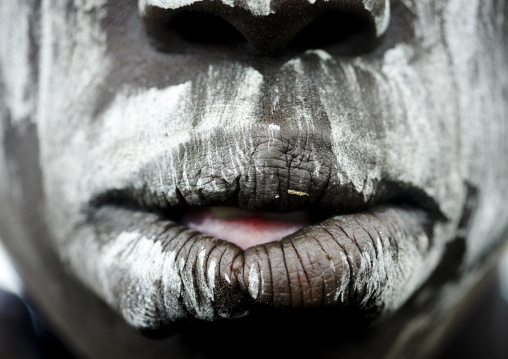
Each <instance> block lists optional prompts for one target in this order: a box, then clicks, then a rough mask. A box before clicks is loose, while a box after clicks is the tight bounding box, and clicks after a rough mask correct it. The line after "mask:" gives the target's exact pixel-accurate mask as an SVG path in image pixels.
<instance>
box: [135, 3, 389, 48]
mask: <svg viewBox="0 0 508 359" xmlns="http://www.w3.org/2000/svg"><path fill="white" fill-rule="evenodd" d="M139 1H140V3H139V4H140V15H141V16H142V18H143V22H144V25H145V28H146V30H147V32H148V34H149V35H150V37H151V38H152V39H154V40H155V44H156V46H157V47H158V48H159V49H160V50H162V51H173V50H175V51H179V49H186V48H187V47H188V45H189V43H191V44H205V45H226V46H228V47H230V48H231V49H233V48H235V49H237V48H241V49H249V50H250V52H252V53H256V54H261V55H277V54H279V53H281V52H284V51H285V50H287V49H289V50H290V51H291V50H299V51H301V50H307V49H315V48H327V50H328V49H329V50H330V51H333V52H334V53H336V54H343V55H356V54H360V53H363V52H366V51H369V50H370V49H372V48H373V46H374V45H375V44H376V43H377V40H378V39H379V38H380V37H381V36H382V35H383V33H384V32H385V30H386V28H387V26H388V23H389V17H390V7H389V4H390V2H389V0H368V1H367V0H322V1H318V0H312V1H311V0H298V1H297V0H295V1H294V2H293V0H291V1H288V0H285V1H280V2H273V4H272V8H270V11H268V12H267V13H266V14H265V13H261V14H258V13H257V11H258V10H259V9H258V10H256V11H254V10H253V9H252V8H251V7H250V5H249V6H247V5H245V4H244V5H243V6H240V5H239V6H232V5H230V4H229V2H226V1H225V0H224V1H194V0H191V3H188V1H187V0H185V1H183V0H139ZM228 4H229V5H228ZM235 4H236V2H235ZM248 4H250V3H248ZM239 44H248V46H243V45H242V46H238V45H239ZM207 48H209V47H207ZM220 48H221V50H222V49H224V47H223V46H220Z"/></svg>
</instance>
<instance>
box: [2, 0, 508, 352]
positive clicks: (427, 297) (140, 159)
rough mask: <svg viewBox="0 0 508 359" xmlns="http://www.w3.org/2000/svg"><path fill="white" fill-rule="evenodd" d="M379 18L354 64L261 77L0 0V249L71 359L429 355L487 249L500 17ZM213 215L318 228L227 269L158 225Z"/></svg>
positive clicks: (306, 56)
mask: <svg viewBox="0 0 508 359" xmlns="http://www.w3.org/2000/svg"><path fill="white" fill-rule="evenodd" d="M221 3H222V2H221ZM247 3H249V2H247ZM266 3H267V4H272V2H268V1H267V2H266ZM281 3H282V2H281ZM321 3H322V2H320V1H319V0H317V1H316V4H321ZM355 3H358V4H359V3H360V2H355ZM362 3H366V2H362ZM376 3H377V2H376ZM379 3H380V2H379ZM302 4H303V3H302ZM306 4H307V3H306ZM309 4H311V3H310V2H309ZM390 4H391V15H390V26H389V27H388V28H387V30H386V33H385V34H384V38H382V39H381V40H382V41H381V42H380V43H379V44H378V47H376V48H375V49H373V50H372V51H371V52H369V53H365V54H362V55H358V56H344V55H343V53H342V52H341V51H342V50H341V48H340V46H338V47H334V46H332V45H330V46H329V47H327V48H325V49H310V50H307V51H299V50H288V52H282V53H281V54H279V56H277V57H264V56H259V55H253V54H252V53H250V52H248V51H244V50H245V49H244V48H243V47H239V48H236V47H228V46H219V45H218V46H216V47H214V46H208V45H202V46H201V45H195V44H191V45H189V44H187V43H186V42H185V41H183V40H181V39H180V40H175V39H173V40H174V43H173V42H171V41H173V40H171V41H170V42H171V44H170V45H171V46H170V47H171V48H173V45H174V49H176V50H175V51H169V52H160V51H157V50H156V48H154V47H153V46H152V43H151V41H152V40H151V39H149V38H148V37H147V35H146V33H145V30H144V28H143V21H142V19H141V18H140V15H139V14H138V6H137V4H136V3H135V2H127V1H120V0H118V1H115V0H109V1H107V0H93V1H92V0H91V1H87V2H86V3H83V2H78V1H74V2H73V1H70V2H67V3H65V4H64V3H62V2H59V1H51V0H48V1H43V2H41V3H40V8H39V7H38V5H39V3H37V2H36V3H31V2H30V3H29V2H28V1H19V2H13V1H10V2H6V1H2V2H1V3H0V10H2V11H0V35H1V36H2V38H12V36H14V35H15V37H16V38H17V39H18V40H17V41H13V42H12V43H11V42H2V44H1V46H2V51H0V79H1V82H0V83H1V84H2V86H1V87H0V95H1V96H0V111H1V115H2V117H1V120H0V143H1V149H2V151H0V203H2V204H3V205H2V206H1V207H0V236H1V237H2V239H3V240H4V241H5V243H6V246H7V248H8V249H9V250H10V251H11V252H12V253H13V255H14V257H15V258H16V260H17V262H18V263H19V267H20V270H21V273H22V275H23V277H24V279H25V281H26V283H27V288H28V290H29V292H30V293H31V294H32V295H33V296H34V297H35V298H36V300H37V301H38V303H39V304H40V306H41V307H42V308H43V309H44V311H45V312H47V313H48V316H49V317H50V319H51V320H52V321H53V322H54V323H56V326H57V328H58V330H59V331H60V332H62V334H63V335H64V336H65V337H66V338H67V339H68V340H69V342H70V343H72V345H74V346H75V347H76V348H77V350H78V351H79V352H80V353H82V354H84V355H86V356H89V357H108V358H116V357H118V358H120V357H122V358H129V357H131V358H134V357H139V356H142V357H146V358H149V357H160V356H161V355H173V356H174V357H178V356H181V357H185V356H187V357H207V356H212V357H213V356H214V355H212V354H210V353H211V352H213V353H214V354H215V357H217V353H218V352H219V353H220V354H222V355H224V356H225V357H226V356H227V355H228V354H231V355H233V354H235V353H236V354H238V350H239V346H240V344H242V343H243V342H242V340H244V339H242V338H254V339H253V340H252V342H254V341H255V340H256V339H255V338H263V340H264V339H266V338H265V337H264V336H263V335H264V334H265V332H264V330H266V333H270V335H272V334H273V335H272V337H273V338H272V339H273V340H272V343H274V344H275V348H276V349H275V350H274V352H273V355H274V356H277V355H279V356H280V354H281V353H282V352H284V353H286V354H289V355H294V356H298V355H306V354H307V355H308V354H309V353H313V352H314V351H316V352H319V354H320V355H321V356H324V357H326V356H327V355H329V356H334V355H336V354H337V353H341V355H343V356H344V357H346V358H347V357H358V355H359V353H360V354H362V355H364V356H366V357H373V356H378V355H379V356H383V357H387V358H398V357H402V356H403V355H407V356H412V357H424V356H425V355H427V354H429V353H431V349H432V348H434V347H435V346H436V345H437V343H438V342H439V338H440V334H442V333H443V332H445V331H446V325H443V326H438V325H437V323H445V324H446V323H447V322H446V319H445V321H444V322H440V321H441V320H442V318H449V316H450V315H451V314H452V313H453V312H454V310H455V307H456V305H457V303H460V302H461V301H462V300H463V299H464V298H466V297H467V294H468V293H469V292H470V290H471V288H473V287H474V285H475V284H476V283H478V282H479V281H480V280H481V278H482V277H483V275H484V274H485V273H486V272H487V270H488V269H489V268H491V266H492V265H493V263H494V262H495V258H496V257H497V255H498V253H499V251H500V248H501V247H502V245H503V243H504V241H505V238H506V231H507V223H508V207H507V206H506V203H507V202H508V197H507V196H508V194H507V193H508V192H507V191H505V190H504V189H505V188H507V186H508V161H506V155H507V153H508V142H507V141H506V138H508V125H507V114H508V107H507V106H508V105H507V103H506V93H507V91H508V74H507V73H506V71H503V70H502V69H506V68H508V64H507V62H508V60H507V59H508V54H507V46H506V39H505V36H504V34H505V33H506V31H507V21H506V14H507V12H508V10H507V6H508V5H507V4H506V2H505V1H501V0H490V1H482V2H480V1H472V2H468V4H464V1H461V0H449V1H430V2H426V3H423V2H419V1H392V2H391V3H390ZM240 8H241V9H243V10H242V11H247V10H246V8H245V7H240ZM270 9H276V11H277V12H279V11H280V12H282V11H283V8H282V7H281V8H280V10H279V8H276V7H270ZM252 14H253V13H252ZM232 16H233V15H232ZM256 16H258V15H256ZM259 16H261V15H259ZM145 25H146V24H145ZM12 29H16V30H17V31H14V30H12ZM13 34H14V35H13ZM11 35H12V36H11ZM157 41H160V39H159V40H157ZM14 43H16V44H21V45H19V46H18V45H16V46H14V45H13V44H14ZM279 45H280V44H279ZM279 45H277V46H279ZM259 46H261V45H259ZM263 46H268V45H266V43H264V44H263V45H262V46H261V48H262V50H263V51H268V50H266V47H263ZM281 46H282V45H281ZM20 59H24V60H23V61H21V60H20ZM288 190H294V191H301V192H305V193H308V194H309V196H290V195H289V192H288ZM4 204H5V205H4ZM216 205H228V206H230V205H233V206H238V207H239V208H240V209H242V210H248V211H281V212H290V211H297V210H302V209H309V210H313V209H319V210H324V211H327V212H328V213H329V214H330V218H329V219H327V220H325V221H324V222H322V223H317V224H315V225H313V226H310V227H307V228H304V229H302V230H301V231H299V232H297V233H295V234H293V235H291V236H289V237H286V238H284V239H283V240H282V241H280V242H274V243H269V244H264V245H261V246H256V247H252V248H249V249H247V250H246V251H242V250H240V248H238V247H236V246H234V245H233V244H230V243H226V242H224V241H220V240H217V239H214V238H211V237H207V236H204V235H202V234H199V233H197V232H195V231H191V230H188V229H185V228H182V227H180V226H178V225H177V224H175V223H174V222H172V220H171V218H169V217H167V216H166V215H165V214H166V213H169V212H171V210H172V209H176V210H177V211H180V210H183V209H185V208H186V206H187V208H188V207H199V206H216ZM306 313H309V314H306ZM316 313H317V314H316ZM293 314H294V315H296V317H298V316H299V315H303V316H307V315H309V316H310V317H312V318H314V314H316V316H317V317H318V318H319V320H314V321H312V320H310V322H312V323H313V324H312V325H306V324H305V323H308V322H302V323H304V324H302V323H299V322H298V321H293V319H292V318H296V317H293ZM318 314H319V315H318ZM337 315H338V317H337ZM242 316H244V317H242ZM238 317H242V318H238ZM223 318H238V319H235V320H232V321H228V322H227V324H224V322H223V321H222V319H223ZM274 318H276V319H274ZM312 318H311V319H312ZM307 319H308V318H307ZM203 320H204V321H207V320H214V322H213V323H212V324H211V326H205V327H204V328H205V330H197V331H195V332H193V331H192V330H190V329H189V330H187V329H186V328H191V327H192V326H190V327H186V325H187V324H186V323H187V322H188V321H189V322H191V324H196V322H197V323H198V326H200V325H203V323H201V322H202V321H203ZM252 321H258V322H257V324H256V325H253V326H252V327H249V325H250V324H251V323H252ZM373 322H375V323H376V326H374V327H372V328H371V329H369V330H368V331H363V330H362V331H357V330H356V329H358V328H357V326H358V327H360V328H361V329H364V327H365V326H367V325H368V324H369V323H373ZM182 323H183V324H182ZM242 323H243V324H242ZM267 323H269V324H267ZM180 325H182V326H183V327H181V326H180ZM214 325H216V326H214ZM222 325H225V326H226V327H227V328H228V329H227V330H225V331H224V332H221V331H218V330H217V329H216V328H224V327H223V326H222ZM132 327H134V328H135V329H138V330H141V331H143V332H147V333H149V334H151V335H163V336H164V335H170V334H172V335H170V336H169V337H168V338H166V339H164V340H162V341H159V342H154V341H150V340H148V339H146V338H144V337H142V336H141V335H140V334H139V333H137V332H135V331H133V330H132ZM267 327H269V328H267ZM182 328H183V329H182ZM280 328H285V329H284V330H285V331H284V330H280V331H278V330H279V329H280ZM325 329H326V333H324V331H325ZM350 329H351V332H354V333H355V336H354V338H351V336H347V335H345V334H344V333H347V332H348V331H349V330H350ZM353 329H355V330H353ZM175 331H176V334H175V333H174V332H175ZM171 332H173V333H171ZM295 332H296V333H295ZM287 333H292V334H294V335H296V336H295V337H293V339H294V338H298V343H303V342H304V341H303V340H305V338H306V337H308V338H313V341H312V342H313V343H314V342H318V341H319V340H320V339H319V338H320V337H319V336H317V337H316V335H317V334H318V333H319V334H320V335H321V334H322V335H323V337H322V338H326V340H324V339H323V341H326V343H323V345H322V346H320V347H319V348H316V347H315V346H309V347H308V348H299V349H296V348H288V347H287V346H285V345H284V344H285V343H286V342H285V341H283V342H282V343H281V342H277V341H276V340H275V338H276V337H277V336H278V335H279V336H280V337H283V338H284V340H286V339H287V340H290V339H291V337H290V336H288V335H286V334H287ZM221 336H225V338H229V337H231V338H234V340H231V341H228V340H227V339H224V338H222V337H221ZM221 338H222V339H221ZM220 340H225V343H226V344H227V345H222V346H221V350H222V352H221V351H220V350H219V351H218V352H217V350H216V351H215V352H214V351H213V350H211V348H212V349H213V347H214V345H215V346H217V344H216V343H217V342H220ZM199 341H205V342H207V343H208V344H209V345H208V346H206V347H203V348H201V347H200V348H198V346H196V343H197V342H199ZM268 342H269V340H268V339H267V343H268ZM221 343H222V342H221ZM243 350H244V352H246V350H245V348H244V349H243ZM251 352H252V354H253V355H254V354H256V353H257V354H259V353H261V352H263V348H262V346H260V347H259V348H257V347H256V348H253V349H252V350H251ZM248 354H249V353H246V355H248Z"/></svg>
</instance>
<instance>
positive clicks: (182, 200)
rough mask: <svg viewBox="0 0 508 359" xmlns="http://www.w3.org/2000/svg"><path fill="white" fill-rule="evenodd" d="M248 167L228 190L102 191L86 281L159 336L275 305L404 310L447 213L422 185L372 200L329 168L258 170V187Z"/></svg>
mask: <svg viewBox="0 0 508 359" xmlns="http://www.w3.org/2000/svg"><path fill="white" fill-rule="evenodd" d="M321 156H322V154H321ZM325 157H326V156H325ZM220 162H221V163H223V164H224V163H227V162H225V161H220ZM312 163H313V164H315V163H314V162H312ZM264 165H265V167H263V168H264V169H267V171H268V170H271V169H273V167H272V166H267V165H266V162H264ZM196 166H197V167H200V164H199V163H198V164H197V165H196ZM333 166H334V165H333V164H330V163H327V164H326V165H325V166H324V165H323V163H321V166H320V168H327V173H328V174H329V173H333V172H334V171H333ZM245 168H246V167H243V166H242V167H241V171H243V173H244V175H243V178H242V177H241V176H240V177H238V176H236V177H235V178H236V180H235V181H231V180H229V179H226V178H225V176H222V177H216V179H217V178H218V179H219V180H220V181H226V180H227V181H226V182H227V183H228V184H230V185H229V186H227V187H224V186H222V187H220V186H214V188H216V190H215V191H204V190H202V188H203V187H199V186H197V185H194V186H193V185H191V186H187V187H183V186H182V187H180V188H179V189H175V190H173V191H163V190H162V191H161V190H154V187H153V186H149V185H146V184H138V185H137V186H134V185H132V186H126V187H125V188H123V189H113V190H107V191H105V192H103V193H101V194H100V195H98V196H96V197H95V198H94V199H93V201H92V202H91V206H90V208H91V210H90V212H89V218H88V221H87V222H86V224H85V225H84V226H83V227H82V229H81V230H82V233H84V236H83V241H82V242H81V243H80V244H79V246H81V247H79V248H84V246H86V250H87V253H88V254H87V256H89V257H92V256H93V257H94V258H95V260H93V262H92V261H91V260H86V259H82V260H81V263H80V264H79V268H80V271H79V273H81V274H82V277H81V278H82V280H84V281H85V283H87V284H88V285H89V286H90V287H92V289H93V290H94V291H95V292H96V293H97V294H99V296H101V297H102V298H103V299H104V300H105V301H106V302H107V303H108V304H109V305H110V306H111V307H113V308H114V309H115V310H116V311H117V312H119V313H120V314H121V315H122V316H123V317H124V318H125V320H126V321H127V322H128V323H129V324H130V325H132V326H133V327H135V328H136V329H139V330H141V331H143V332H162V331H165V330H166V329H167V328H168V327H171V326H172V325H174V323H175V322H178V321H181V320H188V319H199V320H205V321H210V320H217V319H220V318H239V317H243V316H246V315H248V314H249V313H255V312H263V311H266V310H274V309H275V310H277V311H283V312H288V311H293V310H301V309H312V308H314V309H319V310H325V311H331V312H337V311H349V312H362V313H369V314H368V315H367V314H366V315H365V316H364V317H365V320H368V321H372V320H373V319H377V318H380V317H383V316H385V315H388V314H390V313H392V312H394V311H396V310H397V309H398V308H399V307H400V306H401V305H403V304H404V302H405V301H406V300H407V299H408V298H409V297H410V295H411V294H412V293H413V292H414V291H415V289H416V288H418V287H419V286H420V285H421V284H422V283H423V281H424V280H425V279H426V278H427V277H428V276H429V275H430V272H431V271H429V270H428V268H431V267H433V266H434V265H435V263H436V262H437V258H438V255H437V254H436V253H437V252H436V251H435V250H434V248H433V245H432V244H433V240H432V237H433V227H434V225H435V224H436V223H438V222H440V221H442V220H443V216H442V215H441V212H440V211H439V208H438V206H437V205H436V204H435V202H434V201H433V200H432V199H431V198H430V197H429V196H427V195H426V194H425V192H424V191H422V190H420V189H418V188H415V187H412V186H410V185H408V184H405V183H401V182H394V181H388V180H383V181H380V182H379V184H378V186H377V187H376V189H375V190H374V191H373V192H372V195H369V196H366V194H365V193H363V192H361V191H356V190H355V189H354V187H353V186H351V185H347V184H343V183H342V184H341V183H340V181H338V180H336V179H334V178H333V177H332V176H330V175H328V177H326V179H325V180H323V177H320V179H319V181H320V182H319V183H320V184H319V185H316V181H315V179H311V180H308V181H307V180H302V181H298V182H291V181H288V180H287V179H288V178H293V179H294V178H299V179H305V176H304V175H303V174H302V173H305V174H306V173H308V172H309V171H308V170H309V169H308V168H305V167H302V166H300V167H291V168H290V167H286V168H285V169H286V170H287V172H286V173H289V176H285V177H282V176H281V175H278V176H272V175H271V174H270V173H267V172H266V171H264V172H263V171H261V170H260V169H259V167H258V168H257V169H256V171H257V172H256V173H257V176H256V178H255V181H254V182H255V184H256V186H255V187H256V188H255V189H253V185H252V178H251V179H250V180H249V179H247V180H246V179H245V177H247V176H246V175H245V171H248V170H246V169H245ZM182 172H183V171H182ZM223 172H224V171H223ZM200 173H201V174H200V176H197V177H195V179H196V182H195V183H198V182H199V183H202V182H203V179H204V178H203V176H204V175H203V171H201V172H200ZM312 173H315V171H314V172H312ZM187 175H188V173H187ZM176 182H177V183H178V181H176ZM296 183H298V184H299V186H298V185H296ZM272 185H273V186H272ZM175 188H176V187H175ZM200 188H201V189H200ZM209 188H212V187H209ZM77 251H79V249H77ZM91 253H92V254H91ZM79 273H78V275H79Z"/></svg>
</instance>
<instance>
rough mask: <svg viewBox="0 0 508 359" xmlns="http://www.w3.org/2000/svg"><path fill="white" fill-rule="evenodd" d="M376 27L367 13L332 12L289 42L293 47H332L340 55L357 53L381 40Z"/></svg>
mask: <svg viewBox="0 0 508 359" xmlns="http://www.w3.org/2000/svg"><path fill="white" fill-rule="evenodd" d="M377 40H378V37H377V36H376V27H375V24H374V23H373V21H372V20H371V19H370V18H369V17H368V16H363V15H361V14H355V13H347V12H333V13H328V14H324V15H321V16H319V17H318V18H316V19H315V20H314V21H312V22H311V23H310V24H309V25H307V26H306V27H305V28H303V29H302V30H301V31H300V32H299V33H298V34H296V35H295V37H294V38H293V39H292V40H291V41H290V42H289V43H288V45H287V48H288V49H290V50H293V49H294V50H306V49H316V48H329V49H331V50H332V51H333V52H334V53H337V54H340V55H357V54H360V53H363V52H367V51H369V50H371V49H372V48H373V47H374V46H375V44H376V43H377V42H378V41H377Z"/></svg>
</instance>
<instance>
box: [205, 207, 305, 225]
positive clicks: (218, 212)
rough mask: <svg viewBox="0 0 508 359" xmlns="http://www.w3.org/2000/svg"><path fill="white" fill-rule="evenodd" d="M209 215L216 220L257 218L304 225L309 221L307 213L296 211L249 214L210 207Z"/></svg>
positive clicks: (230, 209)
mask: <svg viewBox="0 0 508 359" xmlns="http://www.w3.org/2000/svg"><path fill="white" fill-rule="evenodd" d="M210 213H211V215H212V216H213V217H214V218H216V219H223V220H233V219H242V218H252V217H257V218H261V219H266V220H269V221H280V222H295V223H304V222H308V221H309V212H307V211H298V212H291V213H251V212H246V211H242V210H241V209H238V208H236V207H211V208H210Z"/></svg>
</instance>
